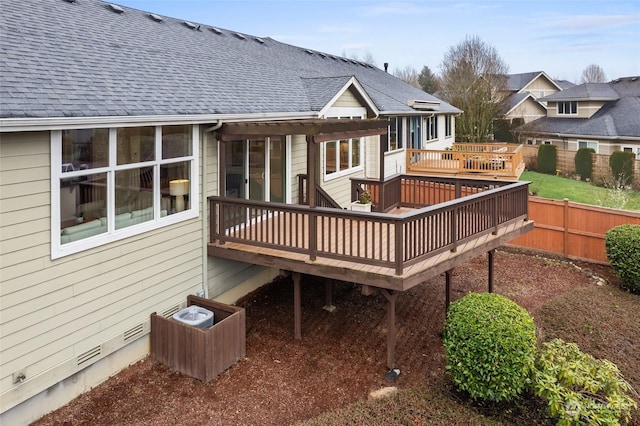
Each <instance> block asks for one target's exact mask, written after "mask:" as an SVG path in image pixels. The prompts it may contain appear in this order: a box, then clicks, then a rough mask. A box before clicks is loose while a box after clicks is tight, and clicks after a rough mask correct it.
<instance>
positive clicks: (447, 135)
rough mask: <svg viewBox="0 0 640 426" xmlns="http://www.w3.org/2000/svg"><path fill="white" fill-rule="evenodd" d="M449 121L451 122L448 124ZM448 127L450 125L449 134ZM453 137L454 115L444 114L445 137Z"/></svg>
mask: <svg viewBox="0 0 640 426" xmlns="http://www.w3.org/2000/svg"><path fill="white" fill-rule="evenodd" d="M447 123H448V124H449V125H448V126H447ZM447 127H449V134H447ZM452 137H453V117H452V116H451V115H445V116H444V138H445V139H450V138H452Z"/></svg>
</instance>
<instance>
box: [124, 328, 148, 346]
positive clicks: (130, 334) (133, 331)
mask: <svg viewBox="0 0 640 426" xmlns="http://www.w3.org/2000/svg"><path fill="white" fill-rule="evenodd" d="M142 334H144V324H138V325H136V326H135V327H132V328H130V329H129V330H127V331H125V332H124V341H125V342H128V341H130V340H134V339H136V338H137V337H138V336H141V335H142Z"/></svg>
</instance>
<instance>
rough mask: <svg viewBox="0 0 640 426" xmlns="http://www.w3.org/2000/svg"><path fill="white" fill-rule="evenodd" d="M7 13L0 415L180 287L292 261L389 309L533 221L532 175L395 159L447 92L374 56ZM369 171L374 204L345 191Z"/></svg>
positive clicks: (0, 191) (267, 273) (119, 354)
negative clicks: (361, 290) (380, 296)
mask: <svg viewBox="0 0 640 426" xmlns="http://www.w3.org/2000/svg"><path fill="white" fill-rule="evenodd" d="M0 31H1V34H0V102H1V104H0V259H1V261H0V263H1V264H0V277H1V280H2V285H1V288H0V291H1V303H0V305H1V311H0V312H1V319H0V339H1V340H0V359H1V361H0V362H1V365H0V372H1V373H0V413H1V414H0V423H2V424H22V423H28V422H30V421H32V420H34V419H37V418H38V417H40V416H41V415H43V414H45V413H47V412H48V411H50V410H53V409H55V408H58V407H59V406H61V405H63V404H64V403H66V402H67V401H69V400H71V399H72V398H74V397H75V396H77V395H79V394H80V393H82V392H84V391H86V390H87V389H90V388H91V387H92V386H95V385H96V384H98V383H100V382H101V381H103V380H105V379H106V378H108V377H109V376H110V375H112V374H114V373H115V372H117V371H119V370H121V369H123V368H125V367H126V366H128V365H129V364H131V363H132V362H134V361H135V360H138V359H141V358H143V357H144V356H146V355H147V354H148V353H149V332H150V321H149V317H150V315H151V314H152V313H154V312H156V313H158V315H162V316H165V317H169V316H171V315H172V314H174V313H176V312H178V311H179V310H180V309H181V308H183V307H184V305H185V299H186V297H187V295H191V294H200V295H203V296H204V297H206V298H209V299H215V300H217V301H220V302H224V303H233V302H234V301H236V300H237V299H238V298H239V297H240V296H242V295H244V294H246V293H247V292H249V291H251V290H252V289H254V288H256V287H257V286H259V285H262V284H264V283H266V282H269V281H270V280H271V279H272V278H274V277H275V276H276V275H278V274H279V273H280V271H285V270H286V271H290V272H291V273H292V274H293V275H294V285H295V286H296V287H295V288H296V292H297V293H296V294H297V295H298V296H299V287H300V286H299V283H300V280H299V277H300V274H301V273H313V274H317V275H322V276H327V277H329V278H338V279H341V278H345V277H346V278H348V279H351V280H353V282H356V283H359V284H363V285H365V284H366V285H369V286H371V287H372V288H376V289H378V288H379V289H380V291H383V293H384V294H385V295H386V296H387V298H388V300H389V309H390V312H394V311H393V306H394V305H393V303H395V299H396V297H397V295H398V292H399V291H403V290H405V289H407V288H410V287H411V286H414V285H418V284H419V283H420V282H422V281H424V280H425V279H428V277H430V276H438V275H439V274H441V273H445V272H446V273H447V289H448V288H449V282H450V278H451V277H450V275H451V274H450V272H451V270H452V269H453V268H454V267H455V265H456V264H458V263H459V262H464V261H466V260H468V259H470V258H471V257H472V256H477V255H478V254H482V253H486V252H489V253H490V258H491V254H492V251H491V250H493V249H495V248H496V247H497V246H499V245H501V244H503V243H505V242H506V241H509V240H510V239H512V238H515V237H517V236H518V235H521V234H522V233H524V232H527V231H528V230H530V229H531V228H532V226H533V225H532V223H531V221H528V220H527V193H528V192H527V188H526V184H525V183H505V182H500V181H489V182H486V181H482V180H477V181H471V180H468V181H465V182H461V181H458V180H455V179H448V180H447V179H440V180H438V181H430V180H429V178H428V177H425V176H414V177H411V178H408V177H404V176H403V175H402V173H404V171H405V169H406V158H405V149H406V148H407V147H412V148H427V147H434V148H443V147H445V146H448V145H450V144H451V143H452V142H453V140H454V139H455V117H456V116H457V115H458V114H460V113H461V111H460V110H458V109H457V108H455V107H453V106H451V105H449V104H447V103H446V102H442V101H441V100H439V99H437V98H435V97H433V96H431V95H429V94H427V93H424V92H422V91H420V90H418V89H416V88H413V87H412V86H410V85H407V84H405V83H404V82H402V81H400V80H398V79H396V78H395V77H393V76H391V75H390V74H388V73H386V72H384V71H382V70H380V69H378V68H376V67H374V66H372V65H370V64H367V63H364V62H360V61H357V60H353V59H348V58H343V57H339V56H335V55H331V54H327V53H323V52H318V51H314V50H310V49H305V48H300V47H296V46H291V45H288V44H284V43H281V42H278V41H276V40H273V39H271V38H267V37H264V38H263V37H256V36H253V35H249V34H244V33H239V32H235V31H232V30H226V29H222V28H218V27H213V26H209V25H204V24H197V23H192V22H185V21H182V20H179V19H172V18H169V17H165V16H159V15H157V14H154V13H149V12H144V11H140V10H135V9H130V8H126V7H121V6H118V5H116V4H111V3H105V2H102V1H99V0H49V1H46V2H42V1H40V0H23V1H19V2H3V3H2V6H1V13H0ZM429 188H432V189H433V190H432V191H430V190H429ZM362 190H370V191H371V192H372V194H373V196H374V199H375V200H376V203H377V205H378V208H379V209H380V213H377V214H367V213H355V212H351V211H349V210H344V209H343V208H345V207H348V206H349V205H350V203H351V202H352V201H354V200H356V199H357V194H358V192H359V191H362ZM470 194H472V195H471V197H470V199H469V200H467V201H465V202H464V203H459V202H458V201H455V200H454V201H451V199H452V198H460V197H463V196H466V195H470ZM444 201H450V202H447V203H444ZM324 202H326V203H327V205H329V206H331V207H323V206H324V204H323V203H324ZM439 204H442V206H440V205H439ZM401 205H402V206H407V205H408V206H409V207H411V208H415V209H416V210H415V212H410V213H403V214H395V215H392V214H390V213H384V212H386V211H389V210H391V209H394V208H395V207H399V206H401ZM425 205H431V207H428V208H424V206H425ZM334 207H339V208H334ZM347 221H349V222H350V223H351V224H352V227H351V228H349V229H350V230H351V231H354V232H355V231H356V230H357V229H359V228H363V229H364V228H366V229H367V231H365V232H355V234H354V235H352V236H350V237H349V238H344V237H345V235H346V231H345V227H344V226H342V227H341V228H338V227H337V226H336V224H337V223H340V224H341V225H344V224H346V223H347ZM316 226H317V227H318V229H316ZM320 229H321V230H323V231H326V232H323V233H321V232H319V230H320ZM254 230H258V231H259V232H258V231H256V232H255V233H254V232H253V231H254ZM417 230H423V231H424V232H425V233H426V232H427V230H432V231H433V232H432V233H431V234H429V235H430V236H429V239H426V238H425V237H424V235H426V234H424V235H423V234H418V233H417ZM315 231H318V232H315ZM396 231H398V232H396ZM429 232H431V231H429ZM326 236H329V237H328V238H329V240H324V239H322V238H325V237H326ZM334 237H336V238H334ZM337 237H341V239H340V242H341V244H340V246H339V247H338V246H337V245H336V241H337ZM480 237H482V238H481V239H480ZM260 238H262V239H261V240H259V239H260ZM350 244H353V245H354V246H353V247H351V246H349V245H350ZM256 247H260V248H261V250H260V252H259V253H256V252H255V250H254V251H253V252H252V251H251V249H252V248H253V249H255V248H256ZM347 248H348V249H349V250H350V251H349V252H347V251H345V250H347ZM436 254H438V260H437V261H436V260H434V256H435V255H436ZM327 259H330V260H331V262H332V263H331V264H330V263H329V262H328V261H327ZM336 265H337V266H336ZM345 265H346V266H345ZM297 301H298V302H297V303H298V304H297V305H296V307H297V310H296V312H297V315H298V319H299V312H300V308H299V297H298V298H297ZM389 318H390V319H389V321H391V322H389V324H388V328H389V330H391V331H390V332H389V334H388V348H392V347H393V345H392V343H393V339H394V334H393V333H392V330H394V323H393V320H394V316H393V315H391V314H390V315H389ZM296 325H297V327H299V321H297V322H296ZM295 334H296V336H299V335H300V330H299V328H297V329H296V330H295ZM388 354H389V355H388V360H389V361H388V363H393V357H392V355H393V353H392V350H391V349H388Z"/></svg>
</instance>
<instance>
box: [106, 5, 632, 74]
mask: <svg viewBox="0 0 640 426" xmlns="http://www.w3.org/2000/svg"><path fill="white" fill-rule="evenodd" d="M113 3H116V4H120V5H122V6H128V7H133V8H135V9H140V10H143V11H146V12H152V13H156V14H159V15H164V16H169V17H173V18H179V19H184V20H187V21H190V22H193V23H197V24H204V25H210V26H215V27H218V28H223V29H227V30H233V31H238V32H241V33H245V34H249V35H253V36H258V37H271V38H273V39H276V40H278V41H281V42H283V43H288V44H292V45H295V46H300V47H304V48H307V49H313V50H317V51H320V52H324V53H330V54H333V55H340V56H348V57H350V58H358V59H365V58H366V57H371V58H373V61H374V64H375V65H376V66H378V67H380V68H382V67H383V64H384V63H385V62H387V63H389V71H390V72H393V71H394V70H397V69H405V68H406V67H413V68H414V69H415V70H416V71H417V72H420V70H422V68H423V67H424V66H425V65H426V66H428V67H429V68H430V69H431V71H432V72H434V73H436V74H439V73H440V71H441V63H442V61H443V58H444V56H445V53H446V52H447V51H448V50H449V49H451V48H452V47H455V46H456V45H458V44H460V43H461V42H463V41H464V40H465V39H466V38H467V37H472V36H477V37H479V38H480V40H481V41H482V42H484V43H485V44H487V45H489V46H491V47H494V48H495V49H496V51H497V53H498V55H499V56H500V57H501V58H502V60H503V61H504V62H505V63H506V64H507V66H508V67H509V72H510V73H513V74H515V73H524V72H533V71H544V72H546V73H547V74H548V75H549V76H550V77H552V78H555V79H564V80H569V81H572V82H574V83H579V82H580V77H581V75H582V71H583V70H584V69H585V68H586V67H587V66H588V65H590V64H596V65H598V66H600V67H601V68H602V69H603V70H604V72H605V75H606V77H607V80H613V79H616V78H619V77H629V76H640V0H628V1H627V0H538V1H529V0H494V1H491V0H487V1H467V2H465V1H456V0H451V1H450V0H437V1H433V0H415V1H398V2H393V1H369V0H342V1H338V0H234V1H228V0H113Z"/></svg>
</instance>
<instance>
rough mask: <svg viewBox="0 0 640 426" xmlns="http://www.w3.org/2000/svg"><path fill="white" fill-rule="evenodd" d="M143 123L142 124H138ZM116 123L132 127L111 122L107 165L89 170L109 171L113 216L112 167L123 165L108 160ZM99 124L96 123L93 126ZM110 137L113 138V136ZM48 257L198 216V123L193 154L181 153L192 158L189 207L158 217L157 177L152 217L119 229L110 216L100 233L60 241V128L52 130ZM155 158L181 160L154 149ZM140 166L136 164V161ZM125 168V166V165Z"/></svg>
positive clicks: (112, 156) (112, 153) (111, 212)
mask: <svg viewBox="0 0 640 426" xmlns="http://www.w3.org/2000/svg"><path fill="white" fill-rule="evenodd" d="M141 125H142V124H141ZM171 125H172V124H171V123H166V124H165V126H171ZM118 127H131V126H130V125H129V126H117V125H116V126H114V127H113V128H110V129H109V157H110V161H109V162H110V165H109V167H102V168H96V169H92V170H91V171H92V173H100V172H101V171H104V172H111V173H109V174H108V179H109V185H108V187H107V211H108V217H114V214H115V205H114V204H113V202H109V200H112V199H113V196H112V191H113V183H114V180H115V175H114V173H115V171H116V170H121V169H123V166H113V165H112V164H111V163H112V162H115V144H114V143H111V141H112V140H115V133H116V128H118ZM95 128H98V127H95ZM160 131H161V125H158V127H156V137H157V136H158V133H159V132H160ZM112 138H113V139H112ZM159 145H161V144H156V150H159ZM50 147H51V259H58V258H61V257H64V256H68V255H71V254H74V253H79V252H82V251H85V250H89V249H92V248H95V247H99V246H102V245H105V244H108V243H112V242H115V241H120V240H123V239H125V238H129V237H132V236H135V235H139V234H143V233H145V232H149V231H153V230H156V229H159V228H164V227H166V226H170V225H173V224H176V223H179V222H183V221H185V220H189V219H193V218H197V217H198V216H199V210H200V194H199V188H200V180H199V173H200V165H199V161H198V159H199V156H200V130H199V126H198V125H193V126H192V149H193V151H192V153H193V155H192V156H189V157H183V158H182V159H183V160H184V161H191V162H192V163H191V168H190V169H191V179H189V186H190V188H189V206H190V208H189V209H188V210H185V211H183V212H178V213H174V214H171V215H167V216H165V217H159V212H160V197H158V196H157V194H158V193H159V190H160V188H159V185H160V183H159V181H157V179H156V180H155V182H154V197H153V199H154V201H153V207H154V219H153V220H150V221H147V222H143V223H140V224H137V225H132V226H128V227H126V228H122V229H117V230H116V229H114V228H115V223H114V221H113V220H110V221H108V229H107V232H106V233H104V234H99V235H96V236H93V237H88V238H83V239H81V240H78V241H73V242H69V243H66V244H61V242H60V241H61V239H60V236H61V231H62V229H61V227H60V179H61V178H62V131H61V130H53V131H51V145H50ZM156 158H160V160H157V161H154V162H153V164H154V165H155V166H154V167H160V165H161V164H163V163H165V162H174V161H176V160H180V158H172V159H170V160H162V159H161V158H162V157H161V156H159V155H158V153H157V152H156ZM138 166H139V164H138ZM124 168H126V166H124ZM72 173H73V172H70V173H69V172H68V173H65V174H64V177H73V174H72Z"/></svg>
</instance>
